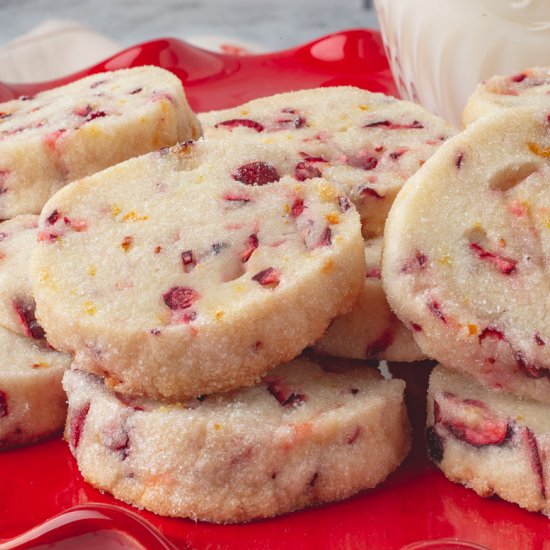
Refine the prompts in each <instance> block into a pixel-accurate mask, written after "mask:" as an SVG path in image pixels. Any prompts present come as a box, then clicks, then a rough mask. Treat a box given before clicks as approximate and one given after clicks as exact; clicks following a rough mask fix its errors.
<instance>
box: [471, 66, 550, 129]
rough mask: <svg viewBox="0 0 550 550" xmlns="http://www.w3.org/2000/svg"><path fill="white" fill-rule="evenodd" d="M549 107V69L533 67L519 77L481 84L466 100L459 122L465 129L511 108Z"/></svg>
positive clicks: (492, 78) (504, 77)
mask: <svg viewBox="0 0 550 550" xmlns="http://www.w3.org/2000/svg"><path fill="white" fill-rule="evenodd" d="M523 106H525V107H528V106H531V107H540V108H542V109H545V108H546V109H547V108H548V107H549V106H550V68H549V67H533V68H530V69H525V70H524V71H521V72H520V73H517V74H513V75H506V76H493V77H491V78H489V79H487V80H485V81H483V82H481V83H480V84H478V86H477V88H476V89H475V90H474V93H473V94H472V95H471V96H470V97H469V98H468V101H467V103H466V107H465V108H464V112H463V113H462V122H463V124H464V126H467V125H468V124H471V123H472V122H474V120H477V119H478V118H480V117H482V116H485V115H489V114H492V113H495V112H497V111H499V110H500V109H506V108H510V107H523Z"/></svg>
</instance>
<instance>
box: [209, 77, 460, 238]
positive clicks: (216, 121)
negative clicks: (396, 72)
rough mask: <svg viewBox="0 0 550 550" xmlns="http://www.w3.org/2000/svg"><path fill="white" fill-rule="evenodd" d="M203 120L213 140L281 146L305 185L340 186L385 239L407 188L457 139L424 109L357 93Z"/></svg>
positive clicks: (248, 106)
mask: <svg viewBox="0 0 550 550" xmlns="http://www.w3.org/2000/svg"><path fill="white" fill-rule="evenodd" d="M199 119H200V121H201V124H202V125H203V128H204V132H205V135H206V136H207V137H208V138H209V139H228V137H234V138H235V139H238V140H242V139H248V138H252V139H255V140H260V141H262V142H264V143H273V144H276V145H278V146H281V147H284V148H285V150H286V151H287V154H288V155H289V156H290V157H291V159H292V162H293V164H294V171H295V173H296V176H297V177H298V179H301V178H303V179H308V178H309V177H313V176H314V175H317V176H323V177H324V178H326V179H327V180H329V181H330V182H332V183H333V184H335V185H338V186H339V188H340V189H342V192H344V193H345V194H346V195H347V196H348V198H349V199H350V200H351V201H352V202H353V203H354V204H355V206H356V208H357V210H358V212H359V214H360V216H361V223H362V227H363V234H364V235H365V237H372V236H377V235H381V234H382V231H383V228H384V222H385V220H386V215H387V213H388V210H389V208H390V206H391V203H392V202H393V200H394V198H395V195H396V194H397V192H398V191H399V189H400V188H401V186H402V185H403V183H404V182H405V181H406V180H407V178H408V177H409V176H411V175H412V174H413V173H414V172H416V170H418V168H419V167H420V166H421V165H422V164H423V163H424V162H425V161H426V159H428V158H429V157H430V156H431V155H432V154H433V152H434V151H436V150H437V148H438V147H439V146H440V145H441V143H442V142H443V141H444V140H445V139H447V138H448V137H449V136H451V135H453V134H454V133H455V130H454V128H452V127H451V126H450V125H449V124H448V123H447V122H445V121H443V120H442V119H440V118H438V117H435V116H433V115H431V114H430V113H428V111H426V110H425V109H424V108H422V107H420V106H419V105H415V104H413V103H409V102H406V101H399V100H397V99H395V98H393V97H389V96H385V95H383V94H374V93H371V92H367V91H365V90H361V89H359V88H354V87H351V86H341V87H327V88H317V89H313V90H301V91H297V92H291V93H284V94H278V95H274V96H270V97H265V98H261V99H256V100H254V101H250V102H248V103H245V104H244V105H241V106H239V107H235V108H233V109H226V110H223V111H212V112H210V113H203V114H200V115H199Z"/></svg>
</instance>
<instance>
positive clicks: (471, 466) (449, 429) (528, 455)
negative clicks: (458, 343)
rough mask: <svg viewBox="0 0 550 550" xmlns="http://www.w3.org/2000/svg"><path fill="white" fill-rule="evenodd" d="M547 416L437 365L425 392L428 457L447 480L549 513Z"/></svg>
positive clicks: (539, 407) (542, 407) (541, 407)
mask: <svg viewBox="0 0 550 550" xmlns="http://www.w3.org/2000/svg"><path fill="white" fill-rule="evenodd" d="M549 412H550V410H549V406H548V405H546V404H542V403H538V402H536V401H531V400H526V399H521V398H518V397H515V396H513V395H510V394H505V393H502V392H494V391H492V390H488V389H486V388H484V387H482V386H480V385H479V384H477V383H476V382H475V380H474V379H473V378H471V377H469V376H465V375H462V374H459V373H457V372H453V371H450V370H447V369H444V368H443V367H442V366H438V367H436V368H435V369H434V371H433V372H432V375H431V378H430V387H429V389H428V423H427V425H428V427H427V433H426V435H427V442H428V453H429V455H430V458H431V460H432V461H433V462H434V463H435V464H436V465H437V466H438V467H439V468H440V469H441V470H442V471H443V472H444V474H445V475H446V476H447V477H448V478H449V479H450V480H451V481H456V482H459V483H462V484H463V485H466V487H469V488H471V489H473V490H474V491H476V493H478V494H479V495H481V496H485V497H487V496H491V495H493V494H497V495H498V496H500V497H502V498H503V499H505V500H508V501H510V502H515V503H517V504H519V505H520V506H521V507H522V508H527V509H528V510H531V511H539V512H543V513H544V514H546V515H550V501H549V500H548V494H547V491H548V489H550V487H549V485H548V482H549V480H550V460H549V457H550V414H549Z"/></svg>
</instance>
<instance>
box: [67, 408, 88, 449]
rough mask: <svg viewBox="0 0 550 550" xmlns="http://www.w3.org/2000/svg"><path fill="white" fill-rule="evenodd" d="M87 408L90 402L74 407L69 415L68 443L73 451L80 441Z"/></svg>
mask: <svg viewBox="0 0 550 550" xmlns="http://www.w3.org/2000/svg"><path fill="white" fill-rule="evenodd" d="M89 410H90V403H86V404H85V405H84V406H82V407H80V408H79V409H76V410H75V411H74V412H73V414H72V415H71V422H70V424H69V445H70V446H71V448H72V449H73V450H74V451H76V449H77V448H78V444H79V443H80V438H81V437H82V430H83V428H84V422H85V421H86V417H87V416H88V411H89Z"/></svg>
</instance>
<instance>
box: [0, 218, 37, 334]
mask: <svg viewBox="0 0 550 550" xmlns="http://www.w3.org/2000/svg"><path fill="white" fill-rule="evenodd" d="M37 233H38V216H35V215H32V214H24V215H21V216H17V217H15V218H13V219H11V220H8V221H5V222H2V223H0V326H2V327H4V328H7V329H9V330H11V331H13V332H16V333H18V334H20V335H22V336H28V337H30V338H34V339H36V340H41V339H43V338H44V330H43V329H42V327H41V326H40V325H39V324H38V322H37V321H36V318H35V314H34V310H35V303H34V298H33V296H32V288H31V281H30V273H29V271H30V266H29V262H30V256H31V251H32V249H33V247H34V245H35V243H36V235H37Z"/></svg>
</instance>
